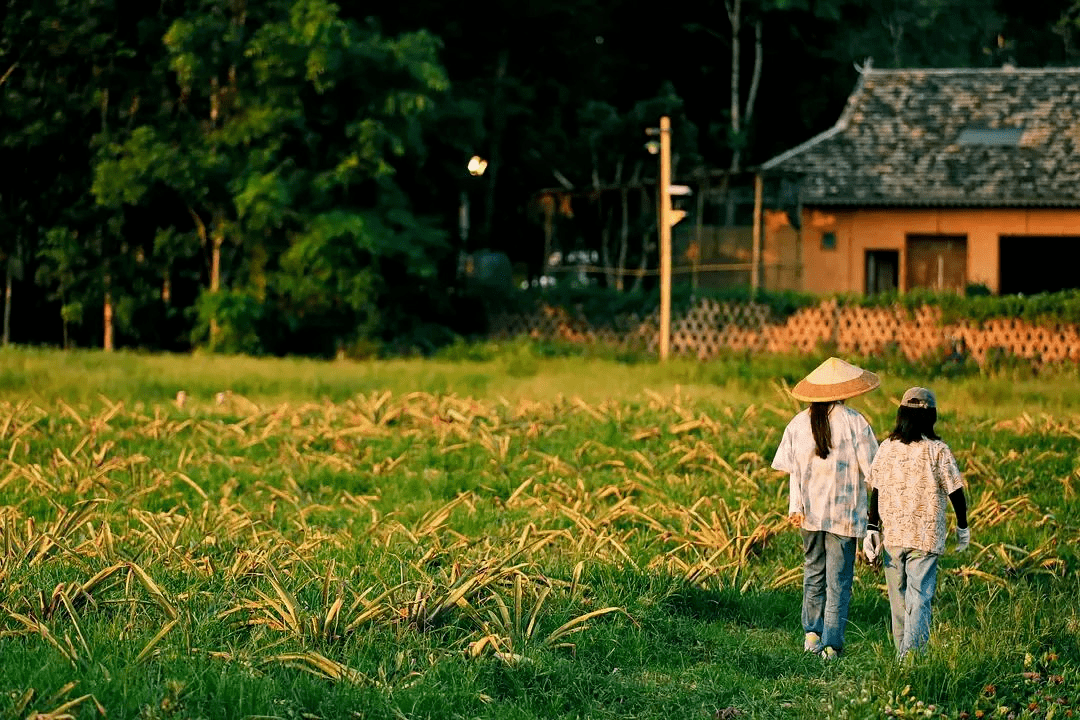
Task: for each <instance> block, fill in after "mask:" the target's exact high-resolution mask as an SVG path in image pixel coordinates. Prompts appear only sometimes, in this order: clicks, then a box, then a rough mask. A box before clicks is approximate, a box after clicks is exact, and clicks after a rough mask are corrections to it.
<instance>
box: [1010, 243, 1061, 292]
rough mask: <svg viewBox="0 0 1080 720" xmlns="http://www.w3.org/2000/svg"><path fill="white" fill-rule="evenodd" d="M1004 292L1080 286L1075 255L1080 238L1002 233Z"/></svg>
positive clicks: (1049, 289)
mask: <svg viewBox="0 0 1080 720" xmlns="http://www.w3.org/2000/svg"><path fill="white" fill-rule="evenodd" d="M998 249H999V250H1000V253H1001V254H1000V256H999V262H1000V263H1001V265H1000V271H1001V284H1000V289H999V292H1000V293H1001V294H1002V295H1015V294H1016V293H1024V294H1025V295H1034V294H1035V293H1041V292H1055V291H1057V290H1065V289H1068V288H1077V287H1080V275H1078V274H1077V272H1076V265H1075V263H1073V262H1072V258H1074V257H1076V252H1077V251H1078V250H1080V237H1060V236H1058V237H1044V236H1031V235H1002V236H1001V238H1000V240H999V245H998Z"/></svg>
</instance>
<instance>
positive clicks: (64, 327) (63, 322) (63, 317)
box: [60, 283, 70, 350]
mask: <svg viewBox="0 0 1080 720" xmlns="http://www.w3.org/2000/svg"><path fill="white" fill-rule="evenodd" d="M66 307H67V300H66V299H65V293H64V286H63V284H62V283H61V285H60V331H61V333H62V338H63V343H64V349H65V350H67V349H68V348H69V347H70V342H69V340H68V321H67V313H65V312H64V308H66Z"/></svg>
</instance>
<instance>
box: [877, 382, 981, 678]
mask: <svg viewBox="0 0 1080 720" xmlns="http://www.w3.org/2000/svg"><path fill="white" fill-rule="evenodd" d="M936 422H937V398H936V397H935V396H934V393H933V391H931V390H929V389H928V388H924V387H912V388H908V389H907V391H906V392H905V393H904V396H903V397H902V398H901V399H900V407H898V408H897V409H896V427H895V428H893V431H892V433H890V434H889V437H888V438H886V439H885V440H884V441H882V443H881V447H880V448H879V449H878V452H877V455H875V456H874V462H873V464H872V465H871V467H870V485H871V492H870V515H869V517H868V532H867V535H866V540H865V541H864V542H863V552H865V554H866V558H867V560H869V561H870V562H875V561H876V560H877V558H878V556H879V555H880V556H881V559H882V564H883V565H884V567H885V582H886V585H887V586H888V590H889V608H890V611H891V613H892V636H893V642H894V643H895V644H896V652H897V656H898V657H900V658H903V657H904V656H906V655H907V654H908V653H913V652H918V651H920V650H921V649H922V648H923V647H924V646H925V645H926V643H927V642H928V641H929V639H930V615H931V604H932V601H933V597H934V591H935V589H936V587H937V571H938V559H939V558H940V557H941V555H942V553H944V552H945V541H946V538H947V537H948V526H947V525H946V521H945V511H946V507H947V505H948V504H950V503H951V504H952V507H953V511H954V512H955V513H956V540H957V543H956V551H957V552H963V551H964V550H966V549H967V547H968V545H970V543H971V529H970V528H969V527H968V522H967V500H966V498H965V497H964V481H963V478H962V477H961V475H960V469H959V467H958V466H957V463H956V458H955V457H954V456H953V453H952V450H950V449H949V446H948V445H947V444H945V442H944V441H943V440H942V439H941V438H940V437H938V435H937V432H936V431H935V430H934V425H935V423H936Z"/></svg>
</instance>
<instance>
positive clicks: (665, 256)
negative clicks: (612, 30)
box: [645, 115, 689, 360]
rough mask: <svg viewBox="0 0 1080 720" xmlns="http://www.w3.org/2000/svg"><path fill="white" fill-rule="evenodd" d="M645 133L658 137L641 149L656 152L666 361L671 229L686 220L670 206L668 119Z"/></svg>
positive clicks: (662, 349)
mask: <svg viewBox="0 0 1080 720" xmlns="http://www.w3.org/2000/svg"><path fill="white" fill-rule="evenodd" d="M645 134H647V135H653V136H655V135H659V136H660V142H659V143H657V142H656V141H655V140H651V141H649V142H648V143H647V144H646V146H645V147H646V149H647V150H648V151H649V152H650V153H652V154H653V155H655V154H656V153H657V152H659V153H660V180H659V185H660V187H659V193H658V195H659V197H658V198H657V202H658V203H659V205H660V212H659V225H660V228H659V229H660V360H667V358H668V354H669V353H670V351H671V228H672V226H673V225H675V223H677V222H679V221H680V220H682V219H683V218H684V217H686V211H685V210H675V209H673V208H672V207H671V195H672V187H671V118H669V117H668V116H667V115H665V116H663V117H662V118H660V127H658V128H648V129H647V130H646V131H645ZM657 145H659V147H657ZM677 188H678V192H679V194H688V192H689V188H686V189H685V191H684V189H683V186H677Z"/></svg>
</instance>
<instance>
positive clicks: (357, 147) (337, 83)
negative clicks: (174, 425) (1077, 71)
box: [0, 0, 1078, 356]
mask: <svg viewBox="0 0 1080 720" xmlns="http://www.w3.org/2000/svg"><path fill="white" fill-rule="evenodd" d="M2 7H3V9H4V12H3V13H2V14H0V18H2V19H0V97H2V108H3V109H2V116H0V165H2V167H3V168H4V172H3V174H2V175H0V263H2V264H3V266H4V269H5V272H4V275H5V286H6V288H7V290H8V291H9V292H6V293H5V296H6V297H7V302H8V303H9V308H10V327H9V326H8V319H7V318H8V313H7V312H5V328H4V339H5V340H12V341H14V342H18V343H24V344H25V343H32V344H38V343H44V344H52V345H63V346H100V345H101V344H102V343H103V342H105V341H106V338H108V337H112V342H113V344H115V345H116V346H120V347H123V346H127V347H142V348H150V349H174V350H175V349H190V348H191V347H193V346H208V347H212V348H214V349H218V350H224V351H242V352H250V353H263V354H268V353H276V354H284V353H300V354H311V355H321V356H328V355H332V354H334V353H336V352H339V351H345V352H347V353H350V354H353V355H359V354H364V353H367V352H374V351H376V350H378V349H379V348H382V349H383V350H384V351H387V352H399V351H404V350H420V351H422V352H430V351H431V350H433V349H435V348H437V347H439V346H441V345H443V344H445V343H447V342H449V341H451V340H452V339H453V338H454V337H455V336H457V335H469V334H474V333H477V332H482V329H483V325H484V319H483V316H482V315H481V316H480V317H478V316H477V314H476V312H475V311H476V310H477V309H478V306H479V305H480V304H481V303H480V300H479V299H478V297H477V296H478V295H481V294H483V293H482V291H480V290H476V289H475V288H474V289H469V288H465V287H462V286H461V283H460V279H459V275H458V267H459V254H461V253H472V252H474V251H478V250H483V249H489V250H494V251H500V252H504V253H506V254H507V255H508V256H509V258H510V260H511V261H512V263H513V267H514V278H513V282H514V284H515V285H520V284H522V283H528V282H535V281H536V280H537V279H538V277H539V276H540V275H541V271H542V267H543V253H544V233H543V229H542V225H543V224H542V221H541V220H542V217H543V216H544V213H545V212H547V211H548V210H550V208H547V209H545V208H544V207H541V205H540V204H538V203H539V201H538V199H537V197H535V196H534V193H536V192H537V191H538V190H540V189H541V188H547V187H552V186H555V187H558V188H560V189H563V190H565V189H567V188H570V189H572V190H573V191H574V192H575V193H576V195H575V200H574V204H572V206H571V205H567V206H565V207H563V206H560V208H559V209H558V212H557V213H556V214H557V217H556V218H555V221H554V222H555V225H556V226H559V225H560V224H562V225H563V227H556V228H555V231H556V236H557V244H558V249H559V250H560V251H561V252H563V253H564V254H565V253H570V252H573V251H575V250H579V251H587V252H589V253H596V254H597V256H599V257H600V258H601V260H602V264H604V265H606V266H608V267H612V266H615V265H618V266H619V267H620V268H645V267H655V260H654V259H655V253H656V249H655V238H654V234H655V233H654V228H655V211H654V208H653V207H652V205H653V203H652V200H651V198H650V192H651V190H650V188H651V187H652V178H654V177H655V170H656V168H655V158H653V157H652V156H650V155H648V154H646V153H645V151H644V150H643V148H642V144H643V142H644V139H645V136H644V132H643V130H644V128H645V127H647V126H649V125H651V124H653V123H655V122H656V119H657V117H658V116H659V115H661V114H668V115H671V116H672V118H673V122H674V125H675V130H676V132H675V135H674V139H675V147H674V150H675V155H676V158H675V160H676V162H675V164H676V174H684V175H688V174H690V173H693V172H694V171H696V170H697V169H699V168H702V167H705V168H731V169H733V170H737V169H739V168H745V167H749V166H752V165H753V164H754V163H756V162H760V161H761V160H763V159H766V158H768V157H770V156H771V155H773V154H775V153H776V152H779V151H781V150H783V149H786V148H789V147H791V146H793V145H794V144H795V143H798V142H801V141H803V140H805V139H806V138H807V137H809V136H811V135H812V134H813V133H815V132H818V131H820V130H821V129H822V128H824V127H827V126H828V125H829V124H830V123H832V122H833V121H834V120H835V117H836V115H837V113H838V111H839V108H840V107H841V106H842V103H843V101H844V98H845V97H846V96H847V94H848V93H849V91H850V90H851V87H852V85H853V83H854V80H855V71H854V69H853V65H854V64H855V63H861V62H864V61H865V58H867V57H873V58H874V60H875V62H876V63H877V65H878V66H879V67H881V66H884V67H889V66H936V67H948V66H960V67H966V66H996V65H1000V64H1001V63H1003V62H1007V61H1013V62H1016V63H1017V64H1019V65H1023V66H1043V65H1047V64H1061V63H1069V62H1074V61H1075V59H1076V57H1077V43H1076V41H1075V37H1076V31H1075V27H1076V22H1077V20H1076V18H1077V14H1078V13H1077V10H1076V8H1075V5H1074V6H1073V7H1072V8H1071V9H1070V8H1068V7H1066V5H1065V4H1061V5H1060V6H1059V4H1056V3H1045V4H1042V5H1038V6H1037V7H1036V6H1034V5H1031V4H1026V5H1023V4H1016V3H1014V2H1011V0H995V1H994V2H992V3H990V4H989V5H988V4H987V3H986V2H983V1H982V0H946V1H942V0H917V1H916V2H906V3H900V2H891V1H889V2H867V1H865V0H817V1H816V2H809V1H808V0H740V2H736V3H722V2H719V1H715V2H712V1H711V2H707V3H698V4H687V5H676V6H673V7H668V8H664V10H663V12H657V9H656V7H655V6H653V5H649V4H645V3H642V2H640V1H639V0H619V1H618V2H614V3H596V2H586V3H581V2H569V1H568V0H554V1H553V2H547V3H543V4H541V5H535V4H528V3H525V4H523V3H514V2H506V1H505V0H494V1H493V2H489V3H479V4H472V5H469V6H468V7H461V6H460V4H453V3H445V2H436V1H434V0H412V1H411V2H404V3H397V4H393V3H391V4H383V5H381V6H379V7H378V8H373V7H367V6H349V5H340V6H339V5H335V4H332V3H330V2H328V1H327V0H270V2H264V3H258V4H249V3H247V2H246V1H245V0H228V1H227V2H226V1H225V0H163V1H162V2H159V3H149V4H138V3H135V4H132V3H125V2H120V1H119V0H44V1H39V0H33V1H31V0H3V6H2ZM729 10H730V12H729ZM496 19H497V21H496ZM736 41H738V42H736ZM736 64H738V69H737V70H736ZM473 154H479V155H482V156H483V157H484V158H486V159H487V160H488V169H487V172H486V173H485V174H484V175H483V176H482V177H472V176H470V175H469V174H468V173H467V172H466V171H465V166H466V162H467V160H468V158H469V157H470V156H472V155H473ZM605 187H607V188H610V187H624V188H626V189H627V192H628V193H629V196H627V197H624V198H623V199H622V206H621V208H622V212H623V214H625V215H626V221H625V222H623V221H622V219H621V215H620V213H619V210H618V209H617V208H616V207H615V205H614V204H612V203H611V202H608V203H607V204H605V203H604V202H600V201H598V200H596V198H595V197H593V196H592V195H590V193H600V192H601V190H602V189H603V188H605ZM596 197H599V195H597V196H596ZM470 208H471V211H470ZM571 214H573V215H574V220H573V223H572V224H567V223H568V221H567V218H569V216H570V215H571ZM616 215H620V217H619V219H618V220H616V218H615V216H616ZM462 221H468V222H464V223H463V222H462ZM618 223H621V225H618ZM617 225H618V226H619V227H623V228H625V229H626V236H625V237H623V238H621V239H620V238H618V237H615V235H617V234H618V233H616V232H614V231H613V230H612V229H611V228H612V227H615V226H617ZM601 282H602V283H603V284H608V285H612V286H617V287H619V289H621V290H623V291H631V292H630V295H631V297H630V298H627V299H625V300H621V301H620V302H622V303H623V304H626V305H629V304H632V303H633V302H639V308H638V310H637V312H638V313H643V312H648V310H649V302H648V301H647V300H641V297H645V298H647V297H648V296H649V294H650V293H651V292H655V290H654V288H653V287H652V285H653V281H652V279H648V280H644V281H637V282H633V283H628V285H627V286H626V287H623V286H622V285H621V283H616V282H615V281H614V279H613V277H607V278H603V279H601ZM590 312H591V311H590Z"/></svg>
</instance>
